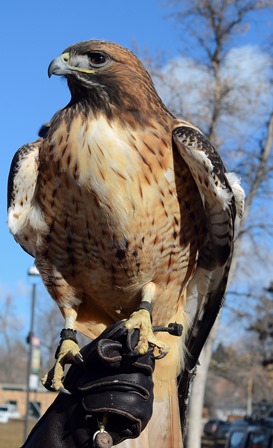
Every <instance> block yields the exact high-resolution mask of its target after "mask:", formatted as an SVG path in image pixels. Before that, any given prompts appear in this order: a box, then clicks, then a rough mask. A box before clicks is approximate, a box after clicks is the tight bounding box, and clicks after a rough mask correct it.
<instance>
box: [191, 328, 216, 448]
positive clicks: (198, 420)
mask: <svg viewBox="0 0 273 448" xmlns="http://www.w3.org/2000/svg"><path fill="white" fill-rule="evenodd" d="M217 329H218V320H217V321H216V322H215V324H214V327H213V328H212V330H211V332H210V336H209V338H208V339H207V342H206V344H205V345H204V348H203V350H202V352H201V354H200V357H199V363H200V365H198V366H197V373H196V376H195V378H194V380H193V383H192V389H191V395H190V403H189V412H188V426H187V443H186V446H187V448H200V445H201V444H200V440H201V435H202V429H203V419H202V413H203V403H204V396H205V389H206V382H207V375H208V369H209V365H210V360H211V355H212V350H213V344H214V340H215V337H216V333H217Z"/></svg>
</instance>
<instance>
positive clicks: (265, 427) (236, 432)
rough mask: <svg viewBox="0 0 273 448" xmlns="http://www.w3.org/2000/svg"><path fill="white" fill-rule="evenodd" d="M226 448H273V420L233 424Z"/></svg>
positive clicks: (249, 419)
mask: <svg viewBox="0 0 273 448" xmlns="http://www.w3.org/2000/svg"><path fill="white" fill-rule="evenodd" d="M225 448H273V418H265V419H260V420H254V419H253V418H246V419H244V420H237V421H235V422H233V423H232V424H231V425H230V430H229V435H228V440H227V444H226V447H225Z"/></svg>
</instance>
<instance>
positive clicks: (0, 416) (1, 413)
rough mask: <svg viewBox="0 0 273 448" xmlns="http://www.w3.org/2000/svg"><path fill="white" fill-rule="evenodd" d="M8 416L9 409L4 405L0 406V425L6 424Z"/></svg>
mask: <svg viewBox="0 0 273 448" xmlns="http://www.w3.org/2000/svg"><path fill="white" fill-rule="evenodd" d="M9 418H10V414H9V408H8V406H6V405H4V404H3V405H0V423H7V422H8V421H9Z"/></svg>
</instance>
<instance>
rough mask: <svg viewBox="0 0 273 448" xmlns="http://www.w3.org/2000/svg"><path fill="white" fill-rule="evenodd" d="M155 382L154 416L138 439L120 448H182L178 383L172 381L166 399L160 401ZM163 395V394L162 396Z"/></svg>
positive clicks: (169, 381) (119, 446)
mask: <svg viewBox="0 0 273 448" xmlns="http://www.w3.org/2000/svg"><path fill="white" fill-rule="evenodd" d="M154 381H155V401H154V408H153V415H152V418H151V420H150V421H149V423H148V425H147V427H146V428H145V429H144V431H143V432H142V433H141V434H140V436H139V437H138V438H137V439H131V440H126V441H124V442H122V443H120V444H119V445H117V447H118V448H155V447H156V448H182V447H183V442H182V433H181V425H180V414H179V405H178V394H177V381H176V379H170V380H168V381H167V382H165V383H166V384H165V385H164V389H165V390H166V392H167V393H166V394H165V397H162V399H160V400H158V399H157V397H156V391H157V388H158V386H159V387H161V385H158V384H157V379H156V378H155V379H154ZM161 395H162V394H161Z"/></svg>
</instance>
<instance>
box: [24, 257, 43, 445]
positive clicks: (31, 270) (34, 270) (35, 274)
mask: <svg viewBox="0 0 273 448" xmlns="http://www.w3.org/2000/svg"><path fill="white" fill-rule="evenodd" d="M28 275H29V276H30V277H39V275H40V274H39V271H38V269H37V268H36V266H35V265H34V266H32V267H31V268H29V270H28ZM36 286H37V285H36V283H35V282H34V283H33V284H32V293H31V318H30V330H29V336H28V341H29V349H28V362H27V381H26V414H25V427H24V441H25V440H26V438H27V436H28V410H29V396H30V375H31V367H32V353H33V340H32V339H33V334H34V317H35V304H36Z"/></svg>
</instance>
